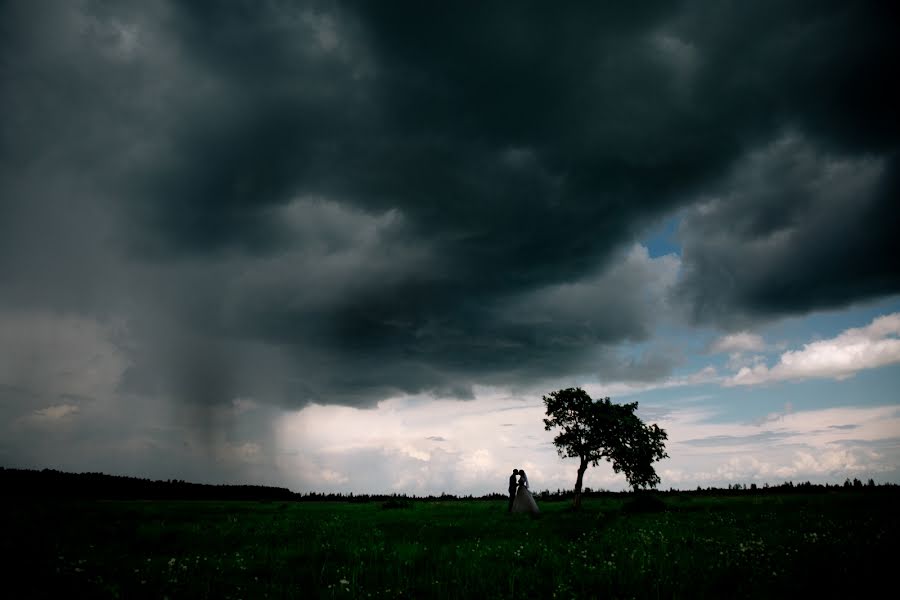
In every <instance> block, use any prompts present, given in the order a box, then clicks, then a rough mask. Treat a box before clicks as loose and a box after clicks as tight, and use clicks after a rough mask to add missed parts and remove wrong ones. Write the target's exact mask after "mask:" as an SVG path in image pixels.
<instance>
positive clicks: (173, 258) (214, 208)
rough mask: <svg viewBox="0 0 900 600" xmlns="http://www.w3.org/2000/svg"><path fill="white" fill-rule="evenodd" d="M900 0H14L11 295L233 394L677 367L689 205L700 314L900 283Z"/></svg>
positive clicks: (170, 388)
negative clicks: (678, 227) (664, 247)
mask: <svg viewBox="0 0 900 600" xmlns="http://www.w3.org/2000/svg"><path fill="white" fill-rule="evenodd" d="M884 6H886V5H875V4H870V3H858V4H854V5H852V6H849V7H848V6H846V5H845V4H844V3H784V2H774V3H755V4H753V6H752V7H750V6H738V5H719V4H713V5H711V6H710V5H706V4H703V3H683V4H677V3H675V4H673V3H666V4H665V6H653V5H652V4H651V3H640V6H638V7H636V8H631V9H627V10H622V9H618V8H616V9H614V8H602V7H599V8H598V7H597V6H595V5H590V4H584V5H577V6H570V7H568V8H566V9H557V10H550V9H548V8H546V7H545V6H543V5H539V4H528V3H517V4H509V3H497V4H492V3H478V4H475V5H473V6H471V7H466V8H461V7H460V6H458V5H440V6H435V5H434V4H432V3H339V4H332V3H292V2H264V3H256V2H253V3H250V2H229V3H205V2H183V3H171V4H157V5H154V6H153V7H152V8H150V7H147V6H145V5H144V4H143V3H133V4H130V5H129V4H127V3H126V4H116V5H108V4H105V3H94V2H83V3H61V4H59V5H57V6H55V7H53V8H47V7H46V6H45V5H38V4H35V3H8V4H5V5H4V6H3V7H2V9H0V10H2V11H3V15H2V19H0V22H2V23H3V25H2V27H3V29H2V32H0V33H2V34H3V35H2V42H0V43H2V50H3V54H2V56H3V57H4V58H3V59H2V60H3V63H2V80H0V85H2V95H0V107H2V111H3V114H4V127H3V130H2V133H0V153H2V154H0V156H2V158H3V163H2V167H0V183H2V186H3V194H2V200H0V202H2V210H3V213H4V219H3V220H2V221H0V234H2V235H0V239H2V241H0V244H2V250H3V252H2V254H0V276H2V283H0V286H2V291H3V299H2V300H0V302H2V303H3V306H4V307H21V306H29V307H32V308H35V309H40V310H47V311H61V312H65V311H74V312H77V313H79V314H83V315H87V316H90V317H93V318H97V319H100V320H103V319H108V318H112V317H117V318H122V319H124V320H125V321H127V322H128V332H129V334H130V338H131V339H130V341H129V342H128V343H127V344H123V345H122V352H123V353H125V354H126V355H127V356H128V357H129V361H130V362H129V368H128V369H127V371H126V374H125V376H124V379H123V381H122V384H121V388H122V390H123V393H129V394H137V395H146V396H162V397H171V398H176V399H180V400H187V401H191V402H193V403H195V404H197V405H200V406H205V407H210V406H214V405H217V404H222V403H228V402H230V401H231V400H232V399H233V398H234V397H235V396H247V397H256V398H260V399H263V400H266V401H269V402H274V403H279V404H282V405H287V406H297V405H302V404H304V403H306V402H309V401H319V402H338V403H345V404H357V405H369V404H371V403H372V402H374V401H377V400H378V399H381V398H384V397H386V396H389V395H392V394H396V393H404V392H405V393H417V392H422V391H426V392H432V393H435V394H438V395H448V396H457V397H469V396H471V385H472V384H473V383H475V382H482V383H500V384H504V383H521V382H523V381H534V380H539V379H541V378H549V377H559V376H566V375H569V374H577V373H595V374H599V375H601V376H602V377H609V378H615V377H618V378H624V379H627V380H648V379H652V378H658V377H663V376H665V375H666V374H668V372H670V371H671V369H672V368H673V367H674V366H676V365H677V364H678V357H677V353H674V354H668V355H664V354H660V353H656V352H655V351H648V352H647V353H645V354H644V355H642V356H638V357H636V358H630V359H629V358H625V359H623V358H622V357H621V355H619V354H618V353H617V352H615V350H614V347H615V346H616V344H619V343H621V342H623V341H642V340H646V339H648V337H650V335H651V333H652V328H653V327H652V326H653V323H654V321H655V319H657V318H658V317H659V316H660V315H664V314H667V313H668V312H669V311H670V309H671V307H670V306H668V305H667V304H666V299H665V297H666V296H667V289H668V287H670V286H672V285H674V284H675V283H674V282H675V277H676V274H677V271H678V269H679V266H680V265H679V263H678V261H677V260H675V259H652V258H650V257H649V256H647V255H646V253H643V254H641V252H640V250H638V249H631V250H629V248H630V247H631V243H632V242H633V240H634V239H635V237H636V236H638V235H640V233H641V232H642V231H643V230H644V229H645V228H646V227H647V226H649V225H650V224H652V223H655V222H656V221H657V220H658V219H660V218H662V217H664V216H666V215H668V214H672V213H673V212H674V211H678V210H679V209H682V208H683V207H685V206H691V207H693V208H689V209H688V211H687V213H686V214H687V215H688V216H687V217H686V219H685V221H684V224H683V226H682V236H683V240H684V248H685V253H684V261H685V266H686V272H685V278H684V279H683V281H681V283H679V284H678V285H679V287H678V292H679V293H678V294H676V297H677V298H679V299H680V300H682V301H686V302H687V303H688V304H689V305H690V306H691V308H692V309H693V315H694V317H695V318H696V319H697V320H700V321H714V322H717V323H722V324H725V325H728V324H730V322H731V317H730V316H729V315H732V314H735V315H738V316H742V315H743V316H746V315H750V316H752V317H754V318H764V317H765V316H766V315H770V314H783V313H786V312H802V311H805V310H810V309H812V308H816V307H826V306H834V305H839V304H844V303H847V302H852V301H854V300H857V299H860V298H866V297H872V296H874V295H877V294H885V293H891V292H896V291H897V289H898V287H900V286H898V281H897V278H896V274H895V270H894V269H893V268H892V267H890V266H889V265H888V261H889V260H890V259H889V257H890V256H891V254H889V252H892V251H893V252H894V254H893V255H896V252H895V250H896V248H895V244H896V242H894V241H892V240H893V239H894V238H893V236H892V235H890V231H889V223H891V222H892V221H891V217H893V212H894V205H895V201H894V199H895V198H896V175H895V173H896V160H897V158H896V157H897V154H896V152H897V147H896V146H897V143H896V141H897V139H898V136H897V134H898V123H897V114H896V110H895V108H894V107H895V106H897V105H898V104H900V102H898V100H900V98H898V97H897V96H898V94H897V84H896V82H895V78H894V77H893V76H892V75H893V73H895V72H896V68H895V67H896V64H895V63H896V56H897V52H896V42H895V41H894V38H895V36H894V35H893V29H894V28H893V24H895V23H896V19H895V15H894V14H893V13H892V12H890V11H891V10H892V9H890V8H884ZM854 199H859V201H858V202H857V201H856V200H854ZM698 201H702V202H703V204H700V205H696V203H697V202H698ZM697 206H701V207H707V208H697ZM839 222H843V223H850V224H853V226H854V229H853V230H852V231H851V232H849V233H848V232H847V231H843V232H838V231H836V230H835V226H836V224H837V223H839ZM725 231H728V232H733V234H729V235H725V234H723V233H722V232H725ZM784 231H786V232H788V233H787V234H785V235H786V236H787V237H785V238H784V239H785V240H786V241H785V242H783V243H782V242H780V241H779V240H781V239H782V238H780V237H778V236H779V235H781V234H780V233H779V232H784ZM832 234H833V235H834V236H836V237H837V239H839V240H840V242H839V243H838V245H837V246H835V245H830V244H828V243H827V242H823V241H822V240H823V238H826V237H831V236H832ZM760 239H764V240H774V241H772V245H771V247H768V246H766V247H765V248H762V247H761V246H760V244H759V243H758V240H760ZM851 255H852V256H853V257H854V258H849V257H850V256H851ZM810 261H817V262H816V264H822V261H825V262H829V263H833V264H835V265H836V266H835V268H834V270H833V271H831V272H830V274H826V273H823V272H822V271H821V270H816V269H808V268H806V267H807V266H808V265H809V264H810ZM798 271H801V272H802V273H801V275H800V276H799V279H798V280H796V284H795V283H790V284H788V283H785V281H786V279H787V278H788V275H790V274H793V273H796V272H798ZM673 356H674V357H675V358H673ZM0 383H2V382H0ZM203 410H205V409H203ZM203 410H200V412H199V413H198V420H199V421H201V422H202V421H204V420H206V421H210V420H214V419H211V418H207V417H203V416H202V415H203V414H205V413H204V412H203Z"/></svg>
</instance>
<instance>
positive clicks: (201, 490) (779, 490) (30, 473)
mask: <svg viewBox="0 0 900 600" xmlns="http://www.w3.org/2000/svg"><path fill="white" fill-rule="evenodd" d="M0 487H2V489H3V490H4V491H5V494H4V496H5V497H6V498H16V497H19V498H22V497H27V498H41V499H59V500H65V499H103V500H245V501H254V500H255V501H292V502H316V501H338V502H341V501H342V502H369V501H374V502H384V501H388V500H397V499H402V500H457V499H459V500H498V499H504V498H506V495H505V494H501V493H492V494H485V495H481V496H473V495H456V494H449V493H442V494H440V495H437V496H435V495H427V496H417V495H414V494H406V493H402V494H398V493H394V494H354V493H352V492H349V493H346V494H344V493H340V492H327V493H325V492H315V491H308V492H293V491H291V490H289V489H287V488H282V487H274V486H264V485H237V484H208V483H192V482H188V481H183V480H178V479H168V480H151V479H146V478H140V477H131V476H124V475H108V474H105V473H93V472H86V473H69V472H65V471H58V470H55V469H42V470H36V469H14V468H5V467H0ZM898 488H900V486H898V485H896V484H892V483H878V484H876V482H875V481H874V480H873V479H871V478H870V479H868V480H867V481H866V482H863V481H862V480H860V479H858V478H854V479H852V480H851V479H849V478H848V479H845V480H844V481H843V482H835V483H811V482H809V481H805V482H799V483H794V482H793V481H786V482H783V483H778V484H774V485H770V484H769V483H762V484H757V483H750V484H745V483H734V484H728V486H727V487H725V488H720V487H714V486H710V487H700V486H698V487H697V488H695V489H675V488H669V489H668V490H662V489H658V490H652V493H654V494H661V495H673V494H674V495H710V494H715V495H731V494H735V495H737V494H741V495H743V494H770V493H772V494H785V493H827V492H842V491H865V492H883V491H888V490H896V489H898ZM633 494H634V492H631V491H620V492H615V491H607V490H595V489H591V488H586V489H585V496H586V497H594V498H600V497H610V496H612V497H624V496H630V495H633ZM572 495H573V492H572V490H570V489H567V490H562V489H557V490H555V491H551V490H543V491H540V492H538V493H536V494H535V496H536V498H537V499H539V500H542V501H545V502H547V501H551V502H552V501H559V500H571V498H572Z"/></svg>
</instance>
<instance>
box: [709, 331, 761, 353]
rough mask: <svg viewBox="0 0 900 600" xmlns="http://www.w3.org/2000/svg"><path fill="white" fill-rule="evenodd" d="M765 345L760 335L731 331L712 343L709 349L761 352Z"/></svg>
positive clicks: (715, 350) (716, 351)
mask: <svg viewBox="0 0 900 600" xmlns="http://www.w3.org/2000/svg"><path fill="white" fill-rule="evenodd" d="M765 347H766V343H765V342H764V341H763V339H762V337H761V336H759V335H756V334H755V333H750V332H748V331H741V332H739V333H732V334H729V335H725V336H722V337H720V338H719V339H717V340H716V341H714V342H713V343H712V346H711V348H710V349H711V350H712V352H715V353H720V352H761V351H762V350H764V349H765Z"/></svg>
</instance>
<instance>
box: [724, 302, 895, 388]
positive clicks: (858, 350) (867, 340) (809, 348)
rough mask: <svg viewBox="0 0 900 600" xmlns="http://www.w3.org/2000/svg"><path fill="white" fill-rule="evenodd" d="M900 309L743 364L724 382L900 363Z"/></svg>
mask: <svg viewBox="0 0 900 600" xmlns="http://www.w3.org/2000/svg"><path fill="white" fill-rule="evenodd" d="M898 334H900V313H892V314H890V315H885V316H882V317H878V318H877V319H875V320H873V321H872V323H871V324H869V325H868V326H866V327H860V328H853V329H848V330H846V331H844V332H843V333H841V334H840V335H838V336H837V337H834V338H831V339H828V340H819V341H816V342H811V343H809V344H805V345H804V346H803V349H802V350H790V351H788V352H785V353H784V354H782V355H781V358H780V359H779V361H778V363H777V364H776V365H775V366H774V367H772V368H769V367H768V366H766V365H765V364H757V365H755V366H752V367H743V368H741V369H740V370H739V371H738V372H737V374H736V375H734V377H731V378H730V379H728V380H726V382H725V385H756V384H760V383H768V382H771V381H797V380H802V379H812V378H829V379H846V378H847V377H852V376H853V375H855V374H856V373H857V372H859V371H862V370H865V369H874V368H877V367H883V366H886V365H890V364H894V363H900V339H898V337H897V336H898Z"/></svg>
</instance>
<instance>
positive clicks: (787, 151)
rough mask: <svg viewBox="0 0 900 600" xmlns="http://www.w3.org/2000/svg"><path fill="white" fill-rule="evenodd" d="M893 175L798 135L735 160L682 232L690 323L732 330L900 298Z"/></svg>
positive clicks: (885, 167) (886, 162)
mask: <svg viewBox="0 0 900 600" xmlns="http://www.w3.org/2000/svg"><path fill="white" fill-rule="evenodd" d="M895 170H896V169H895V165H894V164H893V159H889V158H884V157H881V156H877V155H863V156H856V155H851V156H844V155H840V154H838V155H835V154H833V153H830V152H827V151H825V150H823V149H821V148H819V147H817V146H816V145H814V144H813V143H812V142H810V141H809V140H807V139H805V138H803V137H801V136H798V135H796V134H786V135H785V136H783V137H781V138H779V139H778V140H776V141H775V142H773V143H771V144H770V145H768V146H766V147H764V148H763V149H761V150H758V151H756V152H753V153H751V154H749V155H748V156H747V157H746V158H745V159H743V160H742V161H740V162H738V163H737V165H736V167H735V169H734V170H733V172H732V173H731V175H730V176H728V177H727V178H726V179H725V181H724V182H722V183H721V184H719V185H717V186H712V187H711V188H710V190H709V192H708V193H709V194H710V196H709V197H708V198H707V199H706V200H704V201H702V202H701V203H700V204H699V205H698V206H697V207H695V208H693V209H692V210H691V211H689V213H688V214H687V216H686V217H685V219H684V221H683V223H682V225H681V229H680V236H681V239H682V242H683V245H684V277H683V279H682V280H681V281H680V282H679V289H678V293H679V294H680V296H681V297H682V298H685V299H687V300H688V302H689V304H690V306H691V307H692V310H693V316H694V318H695V320H697V321H701V322H710V321H711V322H714V323H720V324H725V325H726V326H734V327H737V326H740V325H741V324H744V323H747V322H751V321H753V320H758V319H765V318H771V317H774V316H779V315H785V314H792V313H797V312H805V311H810V310H812V309H815V308H826V307H833V306H841V305H845V304H848V303H850V302H853V301H859V300H864V299H867V298H872V297H877V296H879V295H885V294H889V293H891V292H895V291H897V288H898V284H900V278H898V275H897V272H896V269H894V266H893V263H892V257H893V256H895V255H896V254H897V252H896V251H897V250H900V248H895V246H896V244H897V242H896V236H894V235H893V233H892V232H891V228H890V226H889V225H887V222H886V221H885V219H890V218H891V217H890V213H891V211H892V210H893V209H892V208H891V207H892V205H893V204H894V202H893V197H894V196H895V193H894V191H895V190H894V188H895V183H894V182H893V181H892V179H893V178H895V175H894V173H895Z"/></svg>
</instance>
